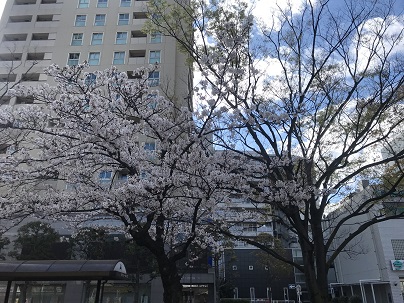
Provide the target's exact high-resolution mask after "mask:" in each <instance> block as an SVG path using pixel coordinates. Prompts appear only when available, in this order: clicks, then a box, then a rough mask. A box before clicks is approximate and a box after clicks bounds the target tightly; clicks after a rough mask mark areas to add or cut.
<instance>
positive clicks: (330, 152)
mask: <svg viewBox="0 0 404 303" xmlns="http://www.w3.org/2000/svg"><path fill="white" fill-rule="evenodd" d="M264 2H265V1H262V2H256V4H255V5H256V7H255V9H254V6H252V5H250V4H249V3H244V2H242V1H224V2H223V1H203V0H202V1H182V0H176V1H175V3H174V4H170V3H167V2H165V1H153V2H152V3H150V6H149V10H150V13H151V14H152V16H157V17H155V18H152V19H151V21H150V23H149V25H148V30H150V31H158V32H161V33H163V34H164V35H168V36H171V37H174V38H176V40H177V43H178V44H179V45H180V46H181V47H182V49H183V50H184V51H185V52H186V53H187V54H188V55H189V56H190V57H191V58H192V62H193V66H194V68H195V74H199V77H200V78H201V79H200V82H199V85H198V86H197V87H196V89H195V92H194V95H195V101H196V102H198V101H199V102H200V103H201V105H200V106H201V108H202V110H201V112H199V113H200V118H202V120H203V118H204V117H206V114H205V112H204V111H206V113H208V114H209V113H210V111H211V109H212V108H216V109H219V108H220V109H221V114H220V115H219V116H218V119H217V121H216V123H213V125H212V127H213V128H216V131H215V132H214V135H213V136H212V143H213V144H215V146H217V148H219V149H225V150H231V151H232V152H233V153H234V154H238V157H239V158H244V159H246V158H247V159H248V161H249V162H248V165H245V166H242V169H240V170H239V171H240V173H241V174H243V175H244V177H245V178H244V183H240V184H243V185H244V186H245V185H247V184H248V186H249V190H248V191H247V192H246V191H245V190H244V189H238V188H237V187H236V188H234V191H236V192H237V191H238V192H240V193H242V192H244V193H245V197H246V198H248V199H250V201H252V202H253V203H255V204H256V205H257V211H259V212H261V213H262V214H263V216H267V217H272V216H279V220H282V221H283V222H284V224H285V225H286V226H287V227H288V228H289V229H290V232H291V233H292V235H293V234H294V235H295V236H296V238H297V241H298V243H299V244H300V247H301V250H302V254H303V264H297V263H294V262H291V261H288V260H286V259H284V258H283V257H282V256H281V255H279V254H277V253H276V251H275V250H273V249H272V248H271V247H270V246H266V245H262V244H260V243H259V242H257V241H254V240H253V239H250V238H245V237H244V238H243V237H241V236H235V235H234V234H233V236H234V237H236V238H238V239H244V240H245V241H247V242H248V243H251V244H254V245H256V246H257V247H259V248H261V249H263V250H264V251H266V252H268V253H269V254H271V255H272V256H274V257H277V258H278V259H280V260H283V261H285V262H287V263H289V264H292V265H293V266H295V267H296V268H297V269H298V270H300V271H301V272H303V273H304V274H305V278H306V285H307V290H308V292H309V294H310V300H311V302H314V303H323V302H327V301H328V284H327V283H328V282H327V273H328V271H329V270H330V268H331V267H332V266H333V261H334V260H335V258H336V257H337V255H338V254H339V253H340V252H342V251H344V250H345V249H347V248H348V247H349V243H350V242H351V240H353V239H354V238H355V237H356V236H358V235H359V234H360V233H361V232H362V231H364V230H365V229H366V228H367V227H369V226H371V225H372V224H376V223H378V222H381V221H384V220H388V219H391V218H398V217H403V213H402V212H398V213H397V212H396V213H395V214H394V215H391V216H388V215H387V214H386V213H383V212H380V209H379V207H380V206H379V205H380V204H379V203H378V202H379V201H381V200H382V199H385V198H388V197H389V195H390V194H391V193H393V192H394V191H395V189H396V186H397V185H398V184H400V182H401V180H403V178H404V175H403V173H402V170H395V171H397V172H398V176H397V177H396V178H395V179H394V181H393V182H391V183H390V184H389V187H388V188H386V189H385V190H384V191H376V190H374V191H373V193H372V196H371V197H367V198H364V199H363V200H362V201H360V203H356V204H355V205H352V207H350V208H344V211H340V212H339V215H338V220H335V221H334V223H333V224H330V225H327V226H328V227H325V226H324V225H323V218H324V216H325V215H326V214H327V211H328V209H329V207H330V206H331V205H333V204H334V203H335V202H336V201H338V200H340V199H342V198H343V197H346V196H348V195H350V194H353V193H354V192H355V190H356V184H357V183H358V181H360V180H363V179H366V180H370V184H371V185H372V184H373V185H377V184H378V183H379V182H380V181H379V180H380V176H381V175H382V173H383V170H384V169H385V167H386V166H389V165H395V163H402V159H403V157H404V149H403V145H402V144H401V145H400V144H396V143H397V142H400V141H401V142H402V140H403V138H402V133H403V132H402V131H403V117H404V109H403V99H402V87H403V84H404V70H403V66H404V65H403V28H404V21H403V15H399V14H398V13H397V12H395V11H394V8H395V6H394V5H395V4H394V3H392V2H389V1H386V2H384V1H343V2H339V1H311V0H307V1H290V2H287V3H288V4H286V5H281V4H279V5H276V4H275V5H273V6H272V7H271V8H268V7H262V5H264ZM265 3H266V4H268V3H267V2H265ZM257 15H261V16H264V15H265V17H264V18H259V17H257ZM189 24H192V29H193V30H192V31H191V33H190V30H189V26H188V25H189ZM400 91H401V93H400ZM223 108H224V109H223ZM244 161H245V160H244ZM265 210H267V211H265ZM364 213H369V214H370V215H369V219H368V220H365V221H363V222H362V223H361V224H357V225H356V226H355V227H353V228H352V229H351V231H350V233H348V234H346V238H345V239H344V240H343V241H339V240H340V239H337V236H336V235H337V234H338V231H339V230H340V229H341V227H342V226H343V225H344V224H345V223H346V222H347V221H348V220H350V219H352V218H355V217H357V216H360V215H362V214H364ZM221 232H223V233H225V234H227V235H229V236H232V232H231V230H227V229H225V228H222V229H221ZM337 240H338V241H337Z"/></svg>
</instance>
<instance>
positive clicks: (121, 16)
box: [118, 14, 129, 25]
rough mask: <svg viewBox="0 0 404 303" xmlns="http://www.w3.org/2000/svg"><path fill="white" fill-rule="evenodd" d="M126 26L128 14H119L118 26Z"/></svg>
mask: <svg viewBox="0 0 404 303" xmlns="http://www.w3.org/2000/svg"><path fill="white" fill-rule="evenodd" d="M128 24H129V14H119V15H118V25H128Z"/></svg>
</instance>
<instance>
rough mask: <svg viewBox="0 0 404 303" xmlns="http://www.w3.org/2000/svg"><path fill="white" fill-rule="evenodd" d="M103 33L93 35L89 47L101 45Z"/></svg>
mask: <svg viewBox="0 0 404 303" xmlns="http://www.w3.org/2000/svg"><path fill="white" fill-rule="evenodd" d="M103 36H104V34H103V33H93V36H92V38H91V45H100V44H102V38H103Z"/></svg>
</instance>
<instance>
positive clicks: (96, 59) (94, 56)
mask: <svg viewBox="0 0 404 303" xmlns="http://www.w3.org/2000/svg"><path fill="white" fill-rule="evenodd" d="M88 64H89V65H99V64H100V53H99V52H96V53H90V54H89V55H88Z"/></svg>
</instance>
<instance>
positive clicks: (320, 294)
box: [299, 224, 329, 303]
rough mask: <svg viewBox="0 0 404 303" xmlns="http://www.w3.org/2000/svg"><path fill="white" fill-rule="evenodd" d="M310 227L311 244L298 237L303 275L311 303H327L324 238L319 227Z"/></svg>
mask: <svg viewBox="0 0 404 303" xmlns="http://www.w3.org/2000/svg"><path fill="white" fill-rule="evenodd" d="M311 227H312V236H313V243H311V244H309V243H307V242H306V241H305V240H304V237H299V240H300V245H301V249H302V257H303V265H304V275H305V278H306V286H307V290H308V293H309V299H310V302H311V303H327V302H329V298H328V277H327V273H328V270H327V268H326V265H325V264H326V255H325V253H324V238H323V234H322V230H321V225H319V226H315V225H313V224H312V225H311Z"/></svg>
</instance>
